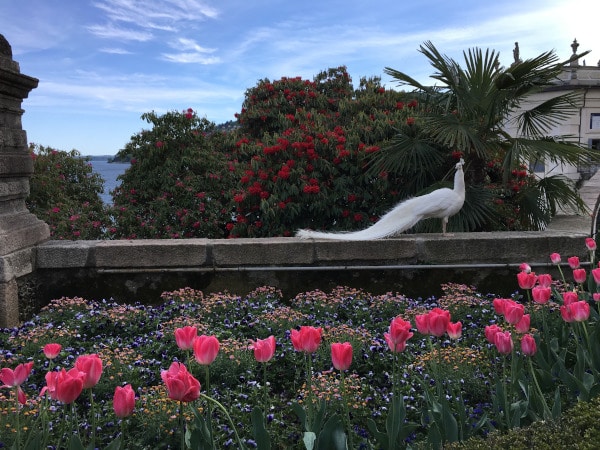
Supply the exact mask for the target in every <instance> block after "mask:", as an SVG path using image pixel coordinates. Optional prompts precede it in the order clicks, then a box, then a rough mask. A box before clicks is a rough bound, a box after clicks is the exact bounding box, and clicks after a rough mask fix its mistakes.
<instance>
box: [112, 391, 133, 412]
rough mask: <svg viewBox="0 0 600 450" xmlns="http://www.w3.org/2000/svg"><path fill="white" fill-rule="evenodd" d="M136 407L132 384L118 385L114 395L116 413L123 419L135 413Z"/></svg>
mask: <svg viewBox="0 0 600 450" xmlns="http://www.w3.org/2000/svg"><path fill="white" fill-rule="evenodd" d="M134 408H135V392H133V388H132V387H131V385H130V384H127V385H125V386H124V387H121V386H117V387H116V388H115V394H114V395H113V410H114V411H115V415H116V416H117V417H118V418H120V419H123V418H125V417H129V416H130V415H132V414H133V409H134Z"/></svg>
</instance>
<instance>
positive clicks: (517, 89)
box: [375, 42, 585, 231]
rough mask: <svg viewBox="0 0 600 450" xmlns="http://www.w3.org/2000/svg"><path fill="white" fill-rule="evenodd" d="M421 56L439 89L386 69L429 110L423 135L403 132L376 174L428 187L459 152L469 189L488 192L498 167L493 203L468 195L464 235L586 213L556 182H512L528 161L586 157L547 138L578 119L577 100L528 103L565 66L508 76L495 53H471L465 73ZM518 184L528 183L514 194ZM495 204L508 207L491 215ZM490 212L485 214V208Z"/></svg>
mask: <svg viewBox="0 0 600 450" xmlns="http://www.w3.org/2000/svg"><path fill="white" fill-rule="evenodd" d="M420 52H421V53H422V54H423V55H425V57H426V58H427V59H428V60H429V62H430V63H431V66H432V67H433V69H434V73H433V74H432V75H431V77H432V78H433V79H435V80H437V81H438V82H439V83H440V85H439V86H435V87H430V86H424V85H422V84H420V83H419V82H417V81H416V80H414V79H413V78H411V77H410V76H409V75H407V74H405V73H403V72H400V71H398V70H395V69H391V68H389V67H388V68H386V69H385V72H386V73H387V74H389V75H391V76H392V77H393V78H394V79H395V80H397V81H398V82H399V84H400V85H401V86H411V87H413V88H415V89H416V90H417V93H418V99H419V100H420V102H421V104H424V105H425V108H423V109H422V110H421V115H420V117H419V118H418V119H417V126H418V128H419V130H418V132H417V133H414V132H411V133H406V132H404V131H402V130H401V131H400V133H399V135H398V136H396V138H395V139H394V141H393V144H392V145H391V146H389V147H388V148H386V149H384V151H383V152H381V153H380V155H379V156H378V158H377V160H376V164H375V167H377V168H380V167H383V168H387V169H390V170H391V169H393V168H397V169H398V170H399V174H405V175H408V174H413V175H412V176H413V177H414V178H415V179H417V180H423V181H422V183H424V182H425V176H426V175H425V173H426V172H431V173H439V168H441V167H443V160H442V159H441V158H440V152H444V153H448V152H458V153H460V154H461V155H463V156H464V158H465V161H466V163H467V164H466V167H465V180H466V184H467V185H468V186H471V187H472V188H476V189H477V188H479V187H487V186H488V185H489V182H490V181H492V183H496V182H495V181H494V180H490V173H489V170H488V168H489V166H488V165H489V164H490V163H492V164H493V165H495V164H499V168H500V174H501V177H500V179H501V184H494V185H493V186H490V187H491V188H492V189H493V192H494V194H495V199H494V198H487V199H486V198H484V197H479V198H475V197H472V196H471V195H470V193H467V200H466V202H467V204H469V205H471V206H472V208H471V210H468V209H463V210H462V211H461V212H460V213H459V215H458V220H457V222H458V223H459V226H457V227H456V229H460V230H462V231H470V230H488V229H496V228H497V227H498V226H499V227H500V228H501V229H502V228H504V227H506V228H507V229H534V230H535V229H543V228H544V227H545V226H546V225H547V224H548V223H549V221H550V219H551V217H552V216H553V215H554V214H555V212H556V210H557V207H558V206H559V205H564V204H568V205H569V206H572V207H575V208H577V209H579V210H583V209H584V205H583V203H582V202H581V201H580V200H579V199H578V197H577V194H576V192H575V190H574V186H569V185H568V184H566V183H564V182H563V183H562V184H559V183H557V180H553V181H548V182H546V183H538V182H536V181H535V180H534V179H533V177H531V174H529V173H526V174H527V176H526V177H522V179H521V180H518V175H517V177H515V174H514V172H515V171H517V172H518V173H520V172H521V171H522V168H520V165H521V164H522V162H523V161H532V162H533V161H538V160H540V161H546V162H548V163H550V162H551V163H556V164H559V163H567V164H577V162H578V160H579V158H580V157H581V155H582V154H584V153H585V150H584V149H582V148H581V147H580V146H579V145H577V144H575V143H573V142H570V141H569V139H568V137H566V136H559V137H558V138H552V139H550V138H548V134H549V133H550V130H551V129H552V127H554V126H556V125H557V124H560V123H561V122H562V121H564V120H565V119H566V118H568V117H569V115H572V114H574V113H576V111H577V107H578V102H579V97H578V96H579V94H578V93H573V92H567V93H559V94H557V95H555V96H553V98H551V99H549V100H546V101H541V102H537V103H534V102H529V103H528V100H530V99H531V95H534V94H538V93H539V92H540V91H542V90H543V89H544V88H548V87H551V86H552V85H553V84H554V83H555V80H556V77H557V76H558V75H559V74H560V73H561V71H562V70H563V67H564V63H559V62H558V58H557V57H556V55H555V54H554V53H553V52H546V53H543V54H541V55H539V56H538V57H536V58H532V59H528V60H526V61H522V62H519V63H515V64H513V65H511V66H510V67H507V68H504V67H501V66H500V63H499V59H498V54H497V53H496V52H495V51H490V50H486V51H485V52H483V51H482V50H481V49H478V48H476V49H470V50H468V51H467V52H465V53H464V60H465V62H464V67H462V66H461V65H460V64H459V63H458V62H456V61H455V60H454V59H452V58H449V57H447V56H445V55H443V54H442V53H440V51H439V50H438V49H437V48H436V47H435V46H434V45H433V44H432V43H431V42H426V43H424V44H423V45H422V46H421V48H420ZM580 56H581V55H577V58H579V57H580ZM512 123H514V124H516V128H517V130H518V133H519V135H520V136H519V137H518V138H515V137H512V136H510V135H509V134H508V132H507V126H508V125H510V124H512ZM519 181H524V183H522V184H521V185H520V186H518V187H519V190H515V189H514V188H515V186H516V184H515V183H516V182H519ZM473 192H477V191H473ZM494 202H499V203H501V204H503V205H506V206H507V207H504V208H493V207H490V206H493V205H494ZM485 204H487V205H488V206H487V207H484V206H480V205H485ZM496 204H498V203H496ZM474 205H478V206H477V207H473V206H474ZM490 212H494V213H495V214H490Z"/></svg>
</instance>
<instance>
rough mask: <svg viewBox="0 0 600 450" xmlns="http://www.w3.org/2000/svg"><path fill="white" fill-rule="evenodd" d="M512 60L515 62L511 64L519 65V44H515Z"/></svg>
mask: <svg viewBox="0 0 600 450" xmlns="http://www.w3.org/2000/svg"><path fill="white" fill-rule="evenodd" d="M513 58H514V59H515V61H514V62H513V64H519V63H520V62H522V61H521V56H520V51H519V43H518V42H515V48H514V49H513Z"/></svg>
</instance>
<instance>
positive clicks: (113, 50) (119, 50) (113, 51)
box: [100, 48, 131, 55]
mask: <svg viewBox="0 0 600 450" xmlns="http://www.w3.org/2000/svg"><path fill="white" fill-rule="evenodd" d="M100 51H101V52H102V53H109V54H111V55H131V52H130V51H129V50H125V49H124V48H101V49H100Z"/></svg>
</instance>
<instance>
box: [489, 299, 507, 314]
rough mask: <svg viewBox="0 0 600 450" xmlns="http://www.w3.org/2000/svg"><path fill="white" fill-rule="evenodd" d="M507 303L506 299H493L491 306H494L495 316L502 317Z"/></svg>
mask: <svg viewBox="0 0 600 450" xmlns="http://www.w3.org/2000/svg"><path fill="white" fill-rule="evenodd" d="M507 301H508V299H506V298H495V299H494V301H493V302H492V304H493V305H494V311H496V314H501V315H504V310H505V307H506V302H507Z"/></svg>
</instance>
